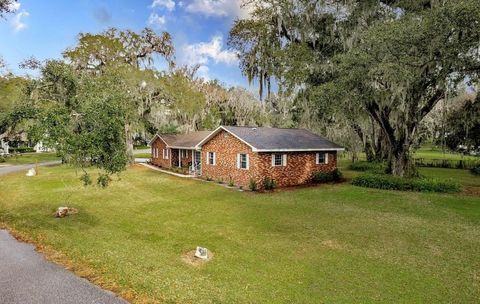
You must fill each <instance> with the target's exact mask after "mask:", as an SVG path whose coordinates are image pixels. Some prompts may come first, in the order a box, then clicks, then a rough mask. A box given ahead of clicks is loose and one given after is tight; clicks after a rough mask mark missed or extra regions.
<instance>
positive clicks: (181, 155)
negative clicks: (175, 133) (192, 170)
mask: <svg viewBox="0 0 480 304" xmlns="http://www.w3.org/2000/svg"><path fill="white" fill-rule="evenodd" d="M187 153H188V151H187V150H183V149H180V157H181V158H185V157H187Z"/></svg>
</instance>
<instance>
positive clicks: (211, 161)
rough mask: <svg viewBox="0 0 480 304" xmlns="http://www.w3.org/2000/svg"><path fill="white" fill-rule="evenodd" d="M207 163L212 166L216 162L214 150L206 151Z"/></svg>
mask: <svg viewBox="0 0 480 304" xmlns="http://www.w3.org/2000/svg"><path fill="white" fill-rule="evenodd" d="M207 164H209V165H212V166H214V165H215V164H216V155H215V152H208V154H207Z"/></svg>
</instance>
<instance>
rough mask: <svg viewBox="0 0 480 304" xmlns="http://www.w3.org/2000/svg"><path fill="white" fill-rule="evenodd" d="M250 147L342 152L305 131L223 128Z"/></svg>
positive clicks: (271, 149)
mask: <svg viewBox="0 0 480 304" xmlns="http://www.w3.org/2000/svg"><path fill="white" fill-rule="evenodd" d="M223 128H224V129H225V130H228V131H229V132H231V133H232V134H234V135H235V136H237V137H238V138H240V139H241V140H243V141H244V142H246V143H247V144H249V145H250V146H252V147H253V148H254V150H261V151H277V150H286V151H288V150H291V151H302V150H303V151H305V150H342V149H343V148H342V147H341V146H339V145H337V144H336V143H334V142H331V141H329V140H328V139H326V138H323V137H321V136H318V135H316V134H314V133H312V132H310V131H308V130H305V129H277V128H252V127H223Z"/></svg>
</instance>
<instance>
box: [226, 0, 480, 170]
mask: <svg viewBox="0 0 480 304" xmlns="http://www.w3.org/2000/svg"><path fill="white" fill-rule="evenodd" d="M248 3H249V5H252V6H253V8H254V12H253V14H252V16H251V18H249V19H246V20H238V21H236V23H235V25H234V27H233V29H232V30H231V32H230V45H231V46H232V47H234V48H235V49H237V50H238V51H239V52H240V60H241V68H242V70H243V72H244V73H245V74H246V75H247V77H248V78H249V79H250V80H252V79H258V80H259V82H260V83H263V84H264V85H266V86H267V89H268V88H270V82H271V81H272V80H275V81H276V82H277V83H278V85H279V89H280V91H282V92H287V93H290V94H293V95H294V96H296V101H295V104H296V106H297V109H296V113H297V117H302V118H305V117H308V118H309V120H310V121H311V120H317V121H321V123H322V124H323V125H324V126H325V125H328V124H329V123H335V124H342V123H343V122H345V125H346V126H348V128H350V129H352V130H354V131H355V132H356V133H357V134H358V136H359V137H361V140H362V141H363V142H364V143H365V142H366V140H365V138H366V137H370V138H371V140H370V142H369V143H368V145H366V144H365V148H367V146H370V147H372V146H376V145H378V144H382V145H383V147H381V148H380V150H382V151H383V152H382V154H383V155H382V156H381V157H382V158H383V157H384V158H386V159H387V160H388V162H389V169H390V171H391V172H392V173H393V174H395V175H400V176H404V175H411V174H414V173H415V172H414V170H412V168H411V164H410V161H409V154H410V152H411V149H412V146H413V144H414V142H415V139H416V136H417V132H418V127H419V124H420V123H421V121H422V119H423V118H424V117H425V116H426V115H427V114H428V113H429V112H430V111H431V110H432V108H433V107H434V106H435V105H436V104H437V103H438V102H439V101H440V100H442V99H443V98H445V95H446V92H451V93H455V91H456V89H457V87H458V86H462V85H463V84H464V82H468V83H475V82H476V81H477V80H478V73H479V71H480V70H479V63H480V61H479V59H480V58H479V56H478V48H479V41H480V30H479V27H478V25H479V23H480V7H479V6H478V3H477V1H474V0H465V1H407V0H404V1H394V0H392V1H373V0H371V1H334V0H332V1H314V2H312V1H307V0H298V1H293V0H252V1H248ZM260 90H262V88H261V89H260ZM325 113H327V114H325ZM372 123H373V124H372Z"/></svg>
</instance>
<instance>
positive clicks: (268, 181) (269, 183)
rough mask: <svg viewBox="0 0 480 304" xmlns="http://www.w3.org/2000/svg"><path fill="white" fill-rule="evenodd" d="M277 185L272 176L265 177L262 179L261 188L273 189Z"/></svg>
mask: <svg viewBox="0 0 480 304" xmlns="http://www.w3.org/2000/svg"><path fill="white" fill-rule="evenodd" d="M276 186H277V183H276V182H275V180H274V179H273V178H270V177H265V179H264V180H263V189H265V190H273V189H275V187H276Z"/></svg>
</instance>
